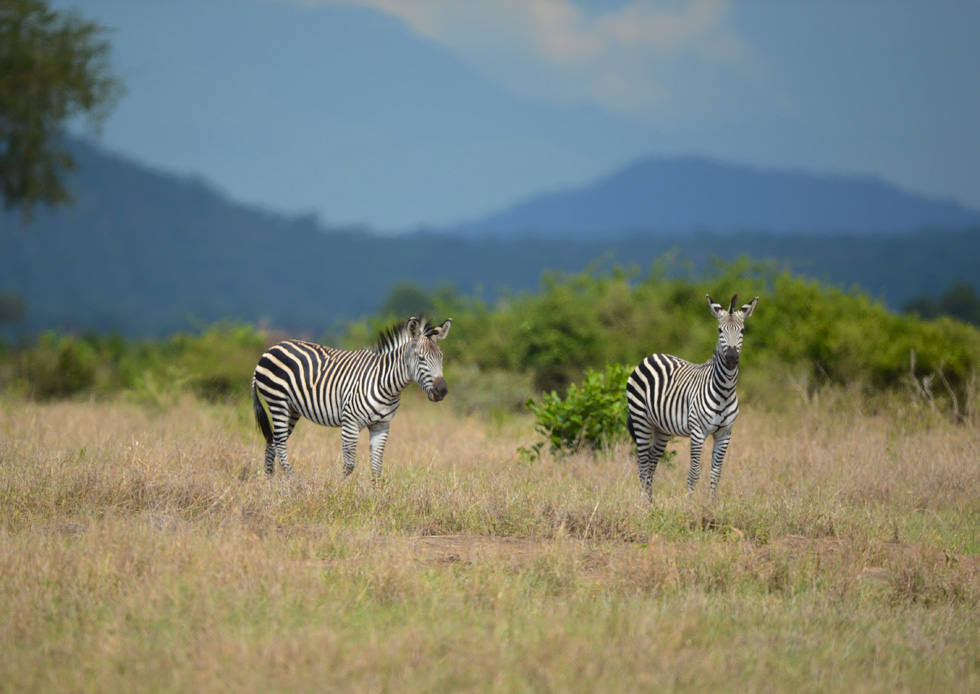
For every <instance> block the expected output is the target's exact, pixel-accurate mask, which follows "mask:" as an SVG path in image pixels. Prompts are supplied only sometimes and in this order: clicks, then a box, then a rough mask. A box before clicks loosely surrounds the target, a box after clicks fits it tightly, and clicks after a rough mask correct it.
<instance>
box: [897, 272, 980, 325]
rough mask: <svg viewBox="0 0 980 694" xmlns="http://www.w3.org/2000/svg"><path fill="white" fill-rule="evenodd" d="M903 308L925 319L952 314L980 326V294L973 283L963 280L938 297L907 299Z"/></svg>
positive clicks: (951, 285) (950, 286)
mask: <svg viewBox="0 0 980 694" xmlns="http://www.w3.org/2000/svg"><path fill="white" fill-rule="evenodd" d="M902 310H903V311H904V312H905V313H914V314H916V315H917V316H919V317H920V318H923V319H925V320H932V319H934V318H938V317H939V316H950V317H952V318H956V319H958V320H961V321H963V322H964V323H972V324H973V325H977V326H980V294H977V290H976V289H975V288H974V286H973V285H972V284H970V283H969V282H963V281H962V280H960V281H958V282H953V283H952V284H950V285H949V287H947V288H946V291H944V292H943V293H942V295H941V296H940V297H939V298H938V299H933V298H932V297H929V296H919V297H915V298H913V299H910V300H909V301H907V302H906V303H905V306H903V307H902Z"/></svg>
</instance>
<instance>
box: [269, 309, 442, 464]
mask: <svg viewBox="0 0 980 694" xmlns="http://www.w3.org/2000/svg"><path fill="white" fill-rule="evenodd" d="M450 327H452V319H447V320H446V321H445V322H444V323H443V324H442V325H438V326H436V325H432V324H430V323H429V321H428V319H427V318H425V317H418V316H412V317H411V318H409V319H408V321H407V322H405V323H404V324H398V325H395V326H393V327H389V328H387V329H386V330H383V331H382V332H381V334H380V335H379V337H378V342H377V344H376V346H375V347H374V348H373V349H362V350H358V351H350V350H345V349H337V348H335V347H326V346H324V345H318V344H315V343H312V342H305V341H303V340H285V341H284V342H280V343H279V344H277V345H275V346H273V347H270V348H269V349H268V350H267V351H266V352H265V354H263V355H262V357H261V358H260V359H259V363H258V365H257V366H256V367H255V373H254V374H253V376H252V408H253V410H254V411H255V420H256V422H257V423H258V426H259V429H260V430H261V431H262V434H263V435H264V436H265V442H266V446H265V472H266V475H268V476H271V475H273V474H274V473H275V463H276V456H278V457H279V464H280V465H282V469H283V471H284V472H285V473H286V474H287V475H288V474H290V473H291V472H292V468H291V467H290V464H289V459H288V458H287V457H286V440H287V439H288V438H289V435H290V434H292V433H293V428H294V427H295V426H296V422H297V421H298V420H299V418H300V417H301V416H302V417H306V418H307V419H309V420H310V421H312V422H316V423H317V424H322V425H324V426H330V427H340V437H341V448H342V450H343V459H344V477H347V476H349V475H350V474H351V473H352V472H354V462H355V459H356V455H357V437H358V435H359V434H360V431H361V429H364V428H365V427H367V429H368V430H369V431H370V432H371V436H370V446H371V472H372V473H373V474H374V477H375V479H376V480H377V479H380V477H381V464H382V458H383V457H384V449H385V443H386V442H387V441H388V427H389V425H390V424H391V420H392V418H394V416H395V411H396V410H397V409H398V405H399V404H400V403H401V394H402V391H403V390H405V388H406V387H407V386H408V384H409V383H411V382H412V381H415V382H416V383H418V384H419V386H420V387H421V388H422V390H424V391H425V393H426V395H428V397H429V400H431V401H432V402H439V401H440V400H442V399H443V398H445V397H446V394H447V393H448V392H449V386H447V385H446V379H445V378H443V376H442V350H441V349H439V346H438V345H437V344H436V342H437V341H439V340H443V339H445V338H446V336H447V335H449V329H450ZM260 395H261V396H262V398H263V399H264V400H265V403H266V405H267V406H268V408H269V412H268V414H266V412H265V410H264V409H263V407H262V402H261V401H260V400H259V396H260Z"/></svg>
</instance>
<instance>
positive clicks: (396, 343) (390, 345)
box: [374, 316, 439, 354]
mask: <svg viewBox="0 0 980 694" xmlns="http://www.w3.org/2000/svg"><path fill="white" fill-rule="evenodd" d="M418 319H419V321H421V326H420V327H421V330H422V333H424V334H425V335H427V336H429V337H431V336H432V333H434V332H435V331H436V330H437V329H438V327H439V326H437V325H432V323H431V322H430V321H429V317H428V316H418ZM410 320H411V318H409V319H408V320H406V321H404V322H402V323H396V324H394V325H390V326H388V327H387V328H385V329H384V330H382V331H381V332H380V333H378V342H377V344H376V345H375V346H374V351H375V352H377V353H378V354H386V353H388V352H393V351H395V350H396V349H398V348H399V347H401V346H402V345H403V344H405V343H406V342H408V341H409V340H411V339H412V336H411V335H410V334H409V332H408V322H409V321H410Z"/></svg>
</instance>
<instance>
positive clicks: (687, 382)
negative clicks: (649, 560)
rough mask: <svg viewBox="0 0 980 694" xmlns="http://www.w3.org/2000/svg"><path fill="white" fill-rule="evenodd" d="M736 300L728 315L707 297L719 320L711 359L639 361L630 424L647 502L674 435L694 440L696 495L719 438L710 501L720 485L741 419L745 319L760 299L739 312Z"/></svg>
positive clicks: (629, 388) (631, 383) (631, 385)
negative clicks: (709, 444)
mask: <svg viewBox="0 0 980 694" xmlns="http://www.w3.org/2000/svg"><path fill="white" fill-rule="evenodd" d="M737 298H738V296H737V295H736V296H733V297H732V303H731V305H730V306H729V307H728V310H727V311H726V310H725V309H724V308H723V307H722V306H721V304H719V303H717V302H716V301H714V300H712V298H711V297H710V296H709V297H708V305H709V306H710V307H711V313H712V315H714V317H715V318H717V319H718V344H717V345H716V346H715V353H714V355H713V356H712V357H711V359H709V360H708V361H707V362H705V363H704V364H692V363H691V362H688V361H685V360H684V359H681V358H680V357H675V356H673V355H670V354H652V355H650V356H649V357H647V358H646V359H644V360H643V361H642V362H640V364H639V366H637V367H636V368H635V369H634V370H633V373H632V374H630V377H629V379H628V380H627V382H626V399H627V404H628V414H627V418H626V425H627V427H628V428H629V431H630V435H631V436H632V437H633V440H634V441H635V442H636V449H637V459H636V464H637V469H638V471H639V474H640V484H641V485H642V487H643V492H644V493H645V494H646V497H647V500H648V501H652V500H653V474H654V473H655V472H656V471H657V464H658V463H659V462H660V459H661V458H662V457H663V454H664V450H665V449H666V448H667V442H668V441H669V440H670V437H671V436H690V437H691V469H690V471H689V472H688V473H687V488H688V490H689V491H694V485H695V484H696V483H697V481H698V477H700V476H701V449H702V447H703V446H704V441H705V439H707V438H708V435H709V434H713V435H714V451H713V452H712V455H711V490H710V493H709V497H710V496H711V495H713V494H714V491H715V487H717V486H718V480H719V479H720V478H721V464H722V462H724V460H725V451H727V450H728V440H729V438H731V435H732V426H733V425H734V424H735V418H736V417H737V416H738V398H737V397H736V395H735V382H736V381H737V380H738V357H739V354H740V353H741V351H742V332H743V331H744V329H745V319H746V318H748V317H749V316H751V315H752V312H753V311H754V310H755V305H756V304H757V303H758V302H759V297H755V299H753V300H752V303H750V304H745V305H744V306H742V308H740V309H738V310H736V309H735V300H736V299H737Z"/></svg>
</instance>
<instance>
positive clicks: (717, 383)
mask: <svg viewBox="0 0 980 694" xmlns="http://www.w3.org/2000/svg"><path fill="white" fill-rule="evenodd" d="M737 381H738V364H737V363H736V364H735V366H734V367H728V366H726V364H725V360H724V359H723V358H722V357H721V355H719V354H717V353H715V355H714V356H713V357H712V358H711V384H712V387H713V388H714V389H715V390H716V391H717V392H719V393H724V394H726V395H730V394H731V393H734V392H735V385H736V383H737Z"/></svg>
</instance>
